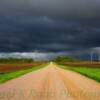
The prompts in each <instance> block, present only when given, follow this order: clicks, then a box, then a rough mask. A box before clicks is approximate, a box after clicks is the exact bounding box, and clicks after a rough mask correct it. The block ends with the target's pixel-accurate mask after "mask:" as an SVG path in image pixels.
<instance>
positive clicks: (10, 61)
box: [0, 58, 34, 63]
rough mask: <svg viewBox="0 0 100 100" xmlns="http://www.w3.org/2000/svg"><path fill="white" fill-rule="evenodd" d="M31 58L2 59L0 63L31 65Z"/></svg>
mask: <svg viewBox="0 0 100 100" xmlns="http://www.w3.org/2000/svg"><path fill="white" fill-rule="evenodd" d="M33 61H34V60H33V59H31V58H0V63H31V62H33Z"/></svg>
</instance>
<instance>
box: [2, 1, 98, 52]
mask: <svg viewBox="0 0 100 100" xmlns="http://www.w3.org/2000/svg"><path fill="white" fill-rule="evenodd" d="M99 17H100V0H0V52H32V51H34V50H37V51H42V52H71V51H80V50H81V51H83V50H87V49H90V48H97V47H100V18H99Z"/></svg>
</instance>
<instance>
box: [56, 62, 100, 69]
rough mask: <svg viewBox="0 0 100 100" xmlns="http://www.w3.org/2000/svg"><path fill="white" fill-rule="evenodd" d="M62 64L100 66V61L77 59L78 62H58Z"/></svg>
mask: <svg viewBox="0 0 100 100" xmlns="http://www.w3.org/2000/svg"><path fill="white" fill-rule="evenodd" d="M57 63H58V64H60V65H65V66H71V67H80V66H81V67H92V68H100V62H96V61H94V62H90V61H76V62H57Z"/></svg>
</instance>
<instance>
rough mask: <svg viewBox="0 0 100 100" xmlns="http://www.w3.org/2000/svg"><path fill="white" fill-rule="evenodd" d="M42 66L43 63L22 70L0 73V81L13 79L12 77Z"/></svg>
mask: <svg viewBox="0 0 100 100" xmlns="http://www.w3.org/2000/svg"><path fill="white" fill-rule="evenodd" d="M44 66H45V64H43V65H40V66H36V67H33V68H30V69H23V70H18V71H12V72H6V73H0V83H4V82H6V81H8V80H11V79H14V78H16V77H19V76H21V75H24V74H26V73H29V72H32V71H35V70H38V69H40V68H43V67H44Z"/></svg>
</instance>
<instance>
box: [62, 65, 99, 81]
mask: <svg viewBox="0 0 100 100" xmlns="http://www.w3.org/2000/svg"><path fill="white" fill-rule="evenodd" d="M60 67H62V68H64V69H67V70H72V71H75V72H78V73H80V74H82V75H84V76H87V77H89V78H91V79H94V80H96V81H98V82H100V68H90V67H66V66H60Z"/></svg>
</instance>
